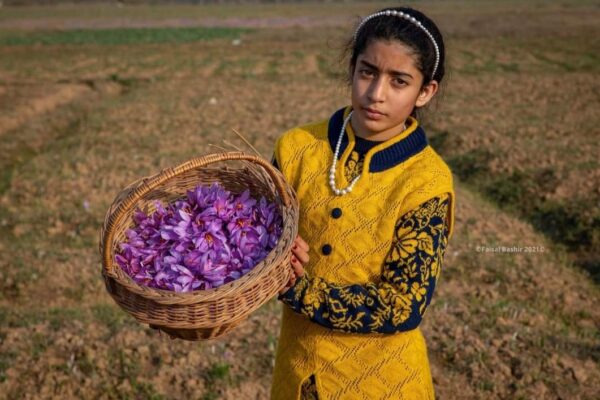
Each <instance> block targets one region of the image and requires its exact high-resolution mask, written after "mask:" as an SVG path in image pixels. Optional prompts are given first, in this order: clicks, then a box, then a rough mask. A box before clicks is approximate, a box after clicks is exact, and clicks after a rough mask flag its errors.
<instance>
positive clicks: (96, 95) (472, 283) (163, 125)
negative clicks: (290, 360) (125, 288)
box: [0, 2, 600, 399]
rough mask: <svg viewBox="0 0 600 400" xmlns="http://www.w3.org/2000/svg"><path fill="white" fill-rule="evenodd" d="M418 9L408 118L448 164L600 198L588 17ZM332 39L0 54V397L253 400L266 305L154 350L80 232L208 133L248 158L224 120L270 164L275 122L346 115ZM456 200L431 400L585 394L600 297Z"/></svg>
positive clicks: (299, 31)
mask: <svg viewBox="0 0 600 400" xmlns="http://www.w3.org/2000/svg"><path fill="white" fill-rule="evenodd" d="M514 4H516V3H514ZM338 7H342V6H338ZM365 7H366V6H365ZM425 7H427V8H428V9H429V10H431V13H432V15H434V17H436V18H437V19H439V20H440V21H441V22H440V25H443V26H444V27H445V29H446V30H447V31H448V46H449V54H452V56H451V57H450V67H451V68H450V70H451V72H452V73H451V75H450V76H449V78H450V79H449V81H448V82H449V83H448V86H447V88H446V92H445V96H444V98H443V99H442V101H440V103H439V104H438V106H437V108H433V109H432V111H435V113H434V112H431V113H429V114H428V115H426V118H425V120H424V121H425V122H424V123H425V127H426V129H427V130H428V131H431V132H436V133H437V132H447V133H448V137H447V139H446V140H445V141H444V142H443V147H444V148H443V153H444V154H447V155H448V156H454V155H456V154H457V152H458V151H459V150H457V149H460V151H465V150H474V149H482V148H483V149H489V150H490V151H491V152H493V153H494V154H496V155H497V157H496V158H495V162H494V163H492V168H493V171H494V172H498V173H503V172H507V171H512V170H513V169H515V168H519V167H522V166H528V167H530V168H542V167H547V168H551V169H552V170H553V171H555V172H556V173H557V174H560V176H563V177H564V179H561V180H560V185H558V186H557V188H556V191H555V192H553V193H552V194H551V195H552V196H555V197H556V199H569V198H570V197H576V198H580V197H584V198H587V197H588V196H591V198H592V199H598V198H599V197H598V196H599V195H600V194H599V193H598V192H597V188H598V187H599V186H600V185H596V184H595V182H596V181H595V180H596V179H598V168H596V167H594V166H593V165H594V164H593V163H594V161H597V160H596V154H598V145H597V142H595V141H594V139H595V137H597V135H596V134H595V133H596V129H597V128H596V126H597V125H598V124H597V122H598V109H599V108H598V104H599V103H600V101H599V100H600V99H598V93H597V91H593V90H589V86H590V83H589V82H591V81H593V79H594V77H595V76H596V75H597V68H598V64H597V61H594V60H597V59H589V58H588V56H587V54H591V53H593V51H594V49H595V46H597V42H594V40H590V41H588V40H583V39H582V38H586V39H588V38H589V37H592V36H594V35H590V34H589V31H586V30H589V29H590V21H592V20H596V19H597V16H598V12H600V10H598V9H597V8H593V7H590V6H588V5H586V3H565V5H564V7H563V6H557V5H554V6H543V7H542V6H539V5H532V4H529V5H527V4H525V5H519V6H517V7H519V9H518V10H517V11H519V12H518V13H517V12H511V8H510V7H509V6H507V5H506V4H505V3H494V2H489V3H488V2H486V3H485V6H482V7H481V9H474V8H472V7H468V8H467V7H464V4H463V3H455V4H454V7H452V6H451V5H449V3H426V4H425ZM371 8H372V7H371V6H369V7H368V9H371ZM338 10H339V12H340V15H341V17H344V16H346V17H349V14H348V13H346V14H344V13H343V10H342V8H339V9H338ZM426 11H427V9H426ZM494 15H498V16H506V18H497V19H496V18H493V16H494ZM459 17H461V18H459ZM558 20H560V21H562V22H561V26H560V27H557V26H555V25H553V23H554V21H558ZM461 21H466V22H465V23H464V24H463V23H461ZM482 26H484V27H486V28H487V30H485V32H483V33H482V28H481V27H482ZM345 28H346V27H344V29H342V28H338V27H335V26H322V27H318V29H315V27H311V29H303V28H301V27H294V28H289V29H262V30H258V31H256V32H252V33H249V34H245V35H243V36H242V37H241V44H240V45H234V44H233V43H232V42H231V41H230V40H215V41H209V42H199V43H192V44H180V45H139V46H108V47H106V46H105V47H102V46H94V45H89V46H88V45H85V46H48V47H36V48H35V51H32V49H31V48H28V47H0V107H1V108H2V112H1V113H0V132H1V137H2V141H0V167H2V170H3V171H7V173H2V174H0V179H1V180H2V181H0V236H1V237H2V239H1V240H0V398H10V399H27V398H94V397H98V398H201V399H217V398H223V399H234V398H235V399H265V398H268V390H269V386H270V379H271V374H272V367H273V356H274V350H275V348H276V345H277V336H278V329H279V323H280V311H281V304H279V303H277V302H276V301H275V300H274V299H273V300H271V301H270V302H268V303H267V304H265V305H264V306H263V307H262V308H261V309H260V310H258V311H257V312H256V313H254V314H253V315H252V316H251V317H250V318H249V320H248V321H247V322H246V323H244V324H243V325H242V326H241V327H240V328H239V329H237V330H236V331H235V332H233V333H232V334H231V335H228V336H226V337H225V338H223V339H220V340H217V341H212V342H202V343H190V342H184V341H173V340H170V339H168V338H166V337H164V336H160V335H159V334H158V333H157V332H156V331H154V330H151V329H149V328H147V327H144V326H141V325H139V324H137V323H136V322H135V321H134V320H133V319H132V318H131V317H129V316H128V315H127V314H125V313H124V312H122V311H121V310H120V309H118V308H117V307H116V306H115V305H114V303H113V302H112V300H111V299H110V297H109V296H108V294H107V293H106V290H105V288H104V286H103V283H102V280H101V278H100V273H99V271H100V265H99V256H98V254H97V233H98V230H99V227H100V225H101V223H102V221H103V218H104V213H105V211H106V209H107V207H108V205H109V204H110V203H111V201H112V199H113V196H114V195H115V194H116V193H117V192H118V191H119V190H120V189H121V188H122V187H123V186H125V185H126V184H128V183H129V182H131V181H133V180H134V179H137V178H139V177H140V176H145V175H149V174H152V173H155V172H157V171H158V170H159V169H161V168H164V167H167V166H172V165H175V164H177V163H179V162H182V161H184V160H186V159H188V158H190V157H193V156H197V155H201V154H205V153H207V152H214V151H215V148H214V147H212V146H210V145H209V144H214V145H218V146H224V147H229V146H228V145H226V144H224V143H223V140H224V139H225V140H227V141H228V142H232V143H233V144H234V145H236V146H240V147H243V144H242V143H241V141H239V140H238V139H236V137H235V135H234V134H233V133H231V129H232V128H235V129H237V130H239V131H240V132H242V133H243V134H244V135H245V136H246V137H248V138H249V139H250V140H251V141H252V143H253V144H254V145H255V146H256V147H257V148H258V150H259V151H260V152H261V153H262V154H263V155H264V156H265V158H270V155H271V152H272V148H273V143H274V139H275V138H276V137H277V135H278V134H280V133H281V132H283V131H284V130H285V129H288V128H290V127H292V126H295V125H297V124H301V123H306V122H309V121H313V120H318V119H321V118H326V117H328V116H329V115H330V113H331V112H332V111H333V110H335V109H336V108H337V107H340V106H341V105H344V104H346V103H347V101H348V92H347V89H346V88H345V87H344V86H343V83H342V82H341V80H339V79H338V78H339V77H340V74H341V71H342V70H343V69H342V67H341V66H339V65H338V64H336V57H337V53H336V52H337V50H338V48H339V46H338V43H340V42H341V40H340V39H341V38H342V37H343V35H345V34H347V33H348V29H345ZM11 29H12V28H11ZM595 32H597V28H595ZM541 34H544V35H550V37H551V38H552V40H551V42H552V44H553V46H542V45H540V41H541V39H539V38H538V36H539V35H541ZM596 36H597V35H596ZM324 38H328V39H324ZM544 41H546V42H547V41H548V39H547V38H544ZM548 60H550V61H548ZM565 60H568V62H569V63H570V64H568V65H569V66H567V67H565V66H564V65H560V63H563V62H567V61H565ZM590 60H591V61H590ZM557 63H559V64H557ZM515 65H516V67H515ZM565 104H569V107H566V106H565ZM565 148H568V149H570V150H572V151H569V152H565V151H564V149H565ZM582 163H586V164H585V165H591V167H589V168H584V167H581V164H582ZM581 188H587V189H584V190H582V189H581ZM456 191H457V198H458V203H457V210H456V227H457V229H456V234H455V236H454V237H453V239H452V242H451V243H450V246H449V248H448V251H447V253H446V258H445V261H444V267H443V272H442V276H441V280H440V283H439V289H438V291H437V292H436V295H435V296H434V300H433V303H432V305H431V307H430V308H429V310H428V311H427V317H426V318H425V319H424V322H423V330H424V335H425V337H426V340H427V343H428V346H429V355H430V360H431V364H432V372H433V376H434V383H435V387H436V393H437V396H438V398H440V399H489V398H499V399H519V398H535V399H595V398H598V397H600V386H598V384H597V382H600V336H599V335H598V332H599V329H598V328H599V326H600V311H598V309H597V308H596V307H594V304H595V303H596V302H598V301H599V300H600V292H599V289H598V286H597V285H596V284H594V282H593V281H592V280H591V279H590V277H589V276H588V274H586V273H585V272H583V271H581V270H579V269H577V268H574V267H573V265H572V261H571V256H570V255H569V254H568V253H566V252H565V249H564V248H563V247H562V246H560V245H558V244H556V243H553V242H551V241H549V240H548V239H547V238H545V237H544V236H543V235H542V234H540V233H539V232H536V231H535V230H534V229H533V228H532V226H531V225H530V224H528V223H526V222H525V221H523V220H520V219H518V218H517V217H515V216H514V215H509V214H507V213H505V212H502V211H500V210H499V209H498V208H497V207H496V206H495V205H494V204H491V203H490V202H488V201H487V200H485V199H484V198H483V197H482V196H481V195H480V194H478V193H477V192H475V191H474V190H473V189H472V188H471V187H469V186H467V185H464V184H463V183H462V182H460V180H459V179H457V180H456ZM594 196H595V197H594ZM477 246H484V247H495V246H507V247H511V246H520V247H527V246H531V247H537V248H539V249H541V247H542V246H543V251H540V252H529V253H526V252H524V251H523V252H519V253H507V252H504V253H486V252H483V251H481V250H478V248H477Z"/></svg>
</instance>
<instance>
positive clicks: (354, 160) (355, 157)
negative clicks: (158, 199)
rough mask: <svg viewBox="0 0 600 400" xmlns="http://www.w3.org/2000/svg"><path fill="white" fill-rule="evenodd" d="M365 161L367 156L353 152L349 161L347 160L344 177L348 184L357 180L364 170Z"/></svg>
mask: <svg viewBox="0 0 600 400" xmlns="http://www.w3.org/2000/svg"><path fill="white" fill-rule="evenodd" d="M364 161H365V155H364V154H363V155H359V154H358V152H356V151H352V153H350V156H348V159H347V160H346V168H344V175H345V176H346V180H347V181H348V182H352V179H354V178H356V177H357V176H358V175H359V174H360V172H361V171H362V169H363V164H364Z"/></svg>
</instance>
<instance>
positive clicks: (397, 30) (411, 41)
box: [344, 7, 446, 116]
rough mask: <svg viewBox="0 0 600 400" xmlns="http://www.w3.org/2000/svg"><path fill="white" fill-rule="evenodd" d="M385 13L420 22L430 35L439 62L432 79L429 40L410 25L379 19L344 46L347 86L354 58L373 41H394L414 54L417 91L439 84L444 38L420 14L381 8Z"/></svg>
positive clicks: (432, 52) (407, 9) (432, 53)
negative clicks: (397, 13)
mask: <svg viewBox="0 0 600 400" xmlns="http://www.w3.org/2000/svg"><path fill="white" fill-rule="evenodd" d="M387 10H390V11H391V10H396V11H402V12H404V13H406V14H409V15H410V16H412V17H414V18H415V19H416V20H417V21H419V22H421V24H423V26H424V27H425V28H426V29H427V30H428V31H429V32H430V33H431V35H432V36H433V38H434V39H435V41H436V43H437V45H438V48H439V52H440V60H439V63H438V67H437V70H436V72H435V76H431V74H432V72H433V68H434V65H435V60H436V54H435V47H434V45H433V43H432V42H431V39H430V38H429V36H427V34H426V33H425V32H423V30H422V29H421V28H419V27H418V26H417V25H416V24H414V23H413V22H410V21H408V20H405V19H404V18H399V17H397V16H393V15H383V16H378V17H375V18H372V19H371V20H369V21H367V22H366V23H365V24H364V25H363V26H362V27H361V28H360V30H359V31H358V34H357V37H356V42H355V41H354V37H351V38H350V39H349V40H348V42H347V43H346V46H345V52H344V54H345V56H346V57H348V56H349V65H348V67H349V68H348V75H347V83H348V84H350V85H351V84H352V72H353V71H354V69H355V67H356V60H357V59H358V56H359V55H360V54H361V53H363V52H364V51H365V49H366V48H367V46H369V44H371V43H372V42H373V41H375V40H387V41H391V40H398V41H400V42H402V43H403V44H404V45H406V46H407V47H408V48H410V49H411V50H412V51H413V52H414V57H415V65H416V67H417V68H418V69H419V71H421V73H422V74H423V85H422V86H421V87H423V86H425V85H427V84H428V83H429V82H431V81H432V80H436V81H437V82H438V83H441V82H442V79H443V78H444V74H445V72H446V71H445V58H446V51H445V48H444V38H443V37H442V34H441V32H440V30H439V29H438V27H437V26H436V24H435V23H434V22H433V21H432V20H431V19H429V18H428V17H427V16H426V15H425V14H423V13H422V12H420V11H417V10H415V9H413V8H410V7H390V8H384V9H382V10H381V11H387ZM415 112H416V110H413V112H412V115H413V116H416V115H415Z"/></svg>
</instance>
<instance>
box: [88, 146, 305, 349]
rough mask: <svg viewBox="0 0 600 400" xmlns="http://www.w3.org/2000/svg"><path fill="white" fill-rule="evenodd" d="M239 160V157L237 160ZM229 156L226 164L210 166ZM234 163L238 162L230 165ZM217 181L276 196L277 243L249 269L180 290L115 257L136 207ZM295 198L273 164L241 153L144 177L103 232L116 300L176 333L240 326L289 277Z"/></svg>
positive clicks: (206, 334)
mask: <svg viewBox="0 0 600 400" xmlns="http://www.w3.org/2000/svg"><path fill="white" fill-rule="evenodd" d="M236 160H238V161H236ZM219 162H225V163H228V164H229V165H225V166H222V165H221V166H216V167H215V166H211V167H207V166H208V165H209V164H214V163H219ZM232 164H238V165H237V166H236V167H235V168H232V167H231V165H232ZM214 182H218V183H219V184H221V185H222V186H223V187H224V188H225V189H227V190H229V191H231V192H232V193H235V194H239V193H242V192H243V191H244V190H246V189H248V190H250V193H251V195H252V196H253V197H254V198H256V199H258V198H259V197H260V196H265V197H266V198H267V200H269V201H271V202H276V203H277V204H278V207H279V211H280V213H281V215H282V218H283V232H282V235H281V238H280V239H279V241H278V243H277V246H276V247H275V248H274V249H273V250H272V251H271V253H269V255H268V256H267V257H266V258H265V259H264V260H263V261H261V262H260V263H259V264H258V265H256V266H255V267H254V268H253V269H252V270H250V271H249V272H248V273H246V274H245V275H243V276H242V277H240V278H239V279H236V280H234V281H232V282H229V283H227V284H224V285H222V286H219V287H217V288H214V289H209V290H197V291H193V292H187V293H177V292H172V291H167V290H160V289H155V288H149V287H145V286H142V285H138V284H137V283H136V282H135V281H133V279H131V278H130V277H129V276H128V275H127V274H126V273H125V272H124V271H123V270H122V269H121V268H120V267H119V266H118V265H117V264H116V262H115V252H116V251H117V250H118V249H117V246H118V243H120V242H123V241H125V240H126V236H125V232H126V230H127V229H129V228H130V227H132V226H133V221H132V215H133V211H134V210H135V208H136V207H140V208H141V209H143V208H144V207H145V206H147V207H148V210H149V211H150V212H152V211H154V206H153V201H154V200H157V199H158V200H161V201H163V202H166V203H170V202H172V201H174V200H176V199H178V198H182V197H184V196H185V193H186V191H187V190H191V189H193V188H194V187H196V186H197V185H199V184H206V185H210V184H212V183H214ZM298 213H299V211H298V201H297V198H296V194H295V192H294V190H293V189H292V188H291V187H290V186H289V185H288V184H287V182H286V181H285V178H284V176H283V175H282V174H281V173H280V172H279V171H278V170H277V169H275V168H274V167H273V166H272V165H271V163H269V162H268V161H266V160H264V159H263V158H261V157H257V156H253V155H250V154H246V153H244V152H241V151H237V152H226V153H219V154H210V155H207V156H203V157H199V158H194V159H192V160H190V161H188V162H186V163H183V164H181V165H179V166H177V167H175V168H168V169H165V170H163V171H161V172H160V173H158V174H156V175H154V176H151V177H147V178H143V179H140V180H138V181H136V182H134V183H132V184H131V185H129V186H128V187H127V188H125V189H124V190H123V191H121V192H120V193H119V194H118V195H117V197H116V198H115V200H114V202H113V203H112V205H111V206H110V208H109V210H108V212H107V214H106V218H105V221H104V225H103V227H102V229H101V231H100V253H101V256H102V275H103V277H104V282H105V284H106V289H107V290H108V292H109V293H110V295H111V296H112V297H113V299H114V300H115V301H116V302H117V304H119V306H121V307H122V308H123V309H124V310H125V311H127V312H128V313H130V314H131V315H132V316H133V317H134V318H135V319H137V320H138V321H139V322H142V323H144V324H149V325H150V326H151V327H152V328H156V329H159V330H161V331H164V332H165V333H167V334H168V335H169V336H170V337H172V338H180V339H186V340H206V339H215V338H218V337H220V336H222V335H224V334H226V333H228V332H230V331H231V330H232V329H233V328H235V327H236V326H237V325H239V324H240V323H241V322H242V321H244V320H245V319H246V317H247V316H248V315H249V314H250V313H252V312H253V311H254V310H256V309H257V308H259V307H260V306H261V305H262V304H264V303H265V302H267V301H268V300H269V299H270V298H272V297H273V296H274V295H276V294H277V292H278V291H279V290H281V288H283V287H284V286H285V285H286V283H287V282H288V281H289V279H290V277H291V275H292V269H291V267H290V255H291V252H290V251H291V247H292V244H293V241H294V239H295V238H296V236H297V234H298Z"/></svg>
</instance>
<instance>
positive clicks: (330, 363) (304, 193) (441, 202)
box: [271, 7, 454, 400]
mask: <svg viewBox="0 0 600 400" xmlns="http://www.w3.org/2000/svg"><path fill="white" fill-rule="evenodd" d="M349 52H350V62H349V81H350V83H351V87H352V98H351V105H349V106H347V107H344V108H341V109H340V110H338V111H336V112H335V113H333V115H332V116H331V117H330V118H328V119H327V120H324V121H320V122H316V123H313V124H309V125H305V126H302V127H298V128H295V129H292V130H290V131H288V132H286V133H284V134H283V135H281V136H280V137H278V139H277V142H276V145H275V154H274V158H273V164H274V165H276V166H277V168H279V169H280V170H281V172H282V173H283V174H284V176H285V177H286V179H287V181H288V182H289V183H290V184H291V185H292V186H293V187H294V189H295V190H296V193H297V195H298V199H299V202H300V226H299V235H298V238H297V239H296V241H295V246H294V248H293V257H292V262H291V263H292V267H293V269H294V271H295V274H294V277H293V278H292V279H291V280H290V282H289V284H288V286H287V287H286V288H284V289H283V290H282V291H281V292H280V295H279V297H278V298H279V299H280V300H281V301H282V302H283V303H285V306H284V309H283V316H282V325H281V332H280V338H279V344H278V348H277V355H276V360H275V368H274V373H273V385H272V388H271V398H272V399H273V400H291V399H327V400H334V399H361V400H363V399H368V400H373V399H433V398H434V390H433V383H432V378H431V373H430V368H429V361H428V357H427V348H426V344H425V341H424V338H423V335H422V333H421V330H420V328H419V324H420V323H421V320H422V318H423V316H424V314H425V311H426V309H427V306H428V305H429V303H430V302H431V298H432V296H433V292H434V289H435V287H436V285H437V280H438V277H439V275H440V269H441V265H442V259H443V256H444V252H445V249H446V246H447V242H448V239H449V237H450V236H451V234H452V231H453V223H454V218H453V215H454V213H453V212H454V188H453V182H452V174H451V172H450V169H449V168H448V166H447V165H446V163H445V162H444V161H443V160H442V159H441V158H440V156H439V155H438V154H437V153H436V152H435V151H434V150H433V149H432V148H431V147H430V146H429V145H428V142H427V138H426V136H425V132H424V131H423V128H422V127H421V126H420V125H419V122H418V120H417V119H416V115H417V114H416V111H417V109H419V108H421V107H423V106H425V105H426V104H427V103H428V102H429V101H430V100H431V99H432V98H433V96H434V95H435V94H436V92H437V90H438V87H439V84H440V82H441V81H442V78H443V77H444V58H445V57H444V55H445V54H444V42H443V39H442V35H441V34H440V32H439V30H438V28H437V27H436V25H435V24H434V23H433V22H432V21H431V20H430V19H429V18H427V17H426V16H425V15H423V14H422V13H420V12H418V11H416V10H414V9H411V8H404V7H401V8H389V9H384V10H382V11H380V12H377V13H374V14H372V15H369V16H367V17H366V18H364V19H363V20H362V22H361V23H360V24H359V25H358V27H357V28H356V31H355V33H354V35H353V37H352V39H351V41H350V42H349Z"/></svg>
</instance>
